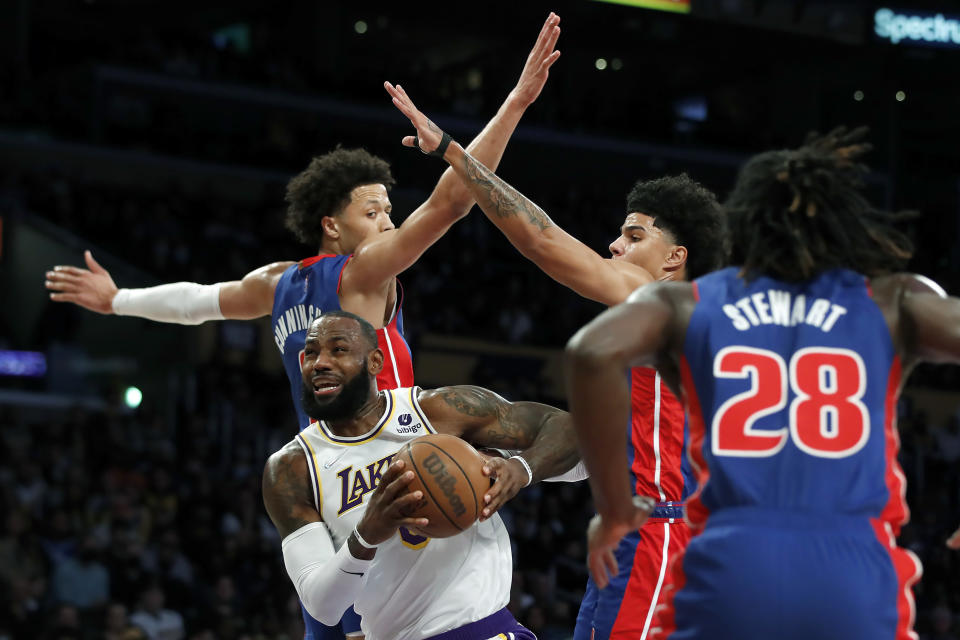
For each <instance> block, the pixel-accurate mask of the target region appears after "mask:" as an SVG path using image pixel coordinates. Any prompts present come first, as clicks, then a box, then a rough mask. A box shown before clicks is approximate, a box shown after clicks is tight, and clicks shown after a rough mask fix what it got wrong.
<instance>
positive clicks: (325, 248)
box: [317, 240, 350, 256]
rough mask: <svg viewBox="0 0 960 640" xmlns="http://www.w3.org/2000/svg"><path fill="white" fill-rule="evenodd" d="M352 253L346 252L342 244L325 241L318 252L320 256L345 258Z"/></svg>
mask: <svg viewBox="0 0 960 640" xmlns="http://www.w3.org/2000/svg"><path fill="white" fill-rule="evenodd" d="M348 253H350V251H344V250H343V247H341V246H340V243H339V242H337V241H336V240H324V242H323V244H321V245H320V249H319V250H318V251H317V255H318V256H326V255H330V254H333V255H335V256H344V255H347V254H348Z"/></svg>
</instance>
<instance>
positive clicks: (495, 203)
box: [458, 151, 555, 231]
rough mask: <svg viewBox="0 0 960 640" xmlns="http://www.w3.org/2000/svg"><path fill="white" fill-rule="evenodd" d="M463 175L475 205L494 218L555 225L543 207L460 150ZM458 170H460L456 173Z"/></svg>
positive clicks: (543, 227)
mask: <svg viewBox="0 0 960 640" xmlns="http://www.w3.org/2000/svg"><path fill="white" fill-rule="evenodd" d="M462 161H463V175H465V176H466V181H467V186H468V187H470V191H471V192H472V193H473V196H474V197H475V198H476V199H477V204H478V205H480V208H481V209H483V211H484V212H485V213H487V214H488V215H494V216H496V217H497V218H521V219H522V220H524V221H526V222H527V224H530V225H532V226H535V227H537V228H538V229H539V230H540V231H543V230H544V229H547V228H549V227H553V226H555V225H554V224H553V220H551V219H550V217H549V216H547V214H546V213H544V211H543V209H541V208H540V207H538V206H537V205H536V204H534V203H533V202H531V201H530V200H529V199H528V198H527V197H526V196H524V195H523V194H522V193H520V192H519V191H517V190H516V189H514V188H513V187H511V186H510V185H509V184H507V183H506V182H504V181H503V180H501V179H500V178H499V177H498V176H497V174H495V173H494V172H493V171H491V170H490V169H488V168H486V167H485V166H483V165H482V164H481V163H480V162H478V161H477V160H476V159H475V158H474V157H473V156H471V155H470V154H469V153H467V152H466V151H464V152H463V160H462ZM458 173H459V172H458Z"/></svg>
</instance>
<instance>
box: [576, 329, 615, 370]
mask: <svg viewBox="0 0 960 640" xmlns="http://www.w3.org/2000/svg"><path fill="white" fill-rule="evenodd" d="M609 347H610V345H609V341H608V340H605V339H604V337H603V336H602V335H600V334H599V332H598V331H596V329H594V328H593V327H592V326H591V325H587V326H586V327H583V328H582V329H580V330H579V331H577V332H576V333H575V334H573V337H572V338H570V340H569V341H568V342H567V347H566V349H565V350H564V359H565V360H566V363H567V367H568V368H571V369H574V370H577V369H591V370H592V369H596V368H598V367H601V366H603V365H604V364H605V363H607V362H609V361H610V358H611V357H614V355H615V354H614V353H613V352H612V351H611V349H610V348H609Z"/></svg>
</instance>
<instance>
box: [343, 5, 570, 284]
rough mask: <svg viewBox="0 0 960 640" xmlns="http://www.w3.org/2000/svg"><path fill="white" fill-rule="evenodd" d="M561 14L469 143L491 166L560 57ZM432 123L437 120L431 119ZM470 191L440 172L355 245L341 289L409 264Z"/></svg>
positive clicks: (378, 279) (466, 203) (468, 202)
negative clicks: (385, 225) (398, 217)
mask: <svg viewBox="0 0 960 640" xmlns="http://www.w3.org/2000/svg"><path fill="white" fill-rule="evenodd" d="M559 22H560V18H559V16H557V15H555V14H553V13H551V14H550V15H549V16H548V17H547V20H546V22H544V24H543V27H542V29H541V30H540V34H539V37H538V38H537V41H536V44H535V45H534V47H533V50H532V51H531V52H530V55H529V56H528V57H527V62H526V64H525V65H524V67H523V71H522V72H521V74H520V79H519V80H518V81H517V84H516V86H515V87H514V89H513V90H512V91H511V92H510V93H509V95H508V96H507V99H506V100H505V101H504V103H503V105H502V106H501V107H500V110H499V111H497V114H496V115H495V116H494V117H493V119H492V120H490V122H489V123H487V126H486V127H484V129H483V131H481V132H480V134H479V135H477V137H476V138H474V140H473V142H471V143H470V146H469V149H470V150H471V151H472V152H473V153H475V154H476V155H477V157H478V158H482V159H483V160H484V162H487V163H489V164H490V165H491V166H494V167H495V166H497V164H499V162H500V159H501V158H502V157H503V152H504V149H505V148H506V146H507V142H508V141H509V140H510V136H512V135H513V131H514V129H515V128H516V126H517V123H518V122H519V121H520V118H521V116H523V114H524V112H525V111H526V110H527V107H529V106H530V105H531V104H533V102H534V101H535V100H536V99H537V97H538V96H539V95H540V91H541V90H542V89H543V86H544V84H545V83H546V81H547V76H548V74H549V69H550V66H551V65H552V64H553V63H554V62H555V61H556V59H557V58H558V57H559V56H560V52H559V51H554V46H555V45H556V42H557V38H558V37H559V35H560V28H559V27H558V26H557V25H558V24H559ZM384 87H385V88H386V89H387V91H388V92H389V93H390V94H391V95H392V96H393V97H394V102H395V103H396V101H397V100H398V96H404V95H405V94H404V93H403V90H402V89H401V88H400V87H399V86H398V87H394V86H393V85H391V84H390V83H389V82H385V83H384ZM430 125H431V126H433V127H434V128H436V125H433V123H430ZM473 203H474V199H473V195H471V193H470V192H469V191H468V190H467V189H466V188H465V186H464V185H463V183H462V182H461V181H460V180H459V179H458V178H457V176H456V175H454V173H453V171H452V170H450V169H448V170H447V171H445V172H444V173H443V175H442V176H441V177H440V181H439V182H438V183H437V185H436V187H434V189H433V192H432V193H431V194H430V197H429V198H427V200H426V202H424V203H423V204H422V205H420V207H418V208H417V209H416V210H415V211H414V212H413V213H412V214H410V216H409V217H408V218H407V219H406V220H404V222H403V224H402V225H400V227H399V228H397V229H396V230H392V231H387V232H384V233H380V234H377V235H376V236H375V237H373V238H370V239H369V240H368V241H366V242H365V243H363V244H362V245H361V246H360V247H358V249H357V251H356V253H355V254H354V258H353V259H352V260H351V261H350V264H348V265H347V267H346V268H345V269H344V274H343V278H344V280H343V282H344V289H349V290H352V291H373V290H378V288H379V287H380V286H382V285H383V283H384V282H386V281H388V280H389V279H390V278H392V277H394V276H395V275H397V274H398V273H401V272H403V271H404V270H406V269H407V268H409V267H410V266H411V265H412V264H413V263H414V262H416V260H417V259H418V258H419V257H420V256H421V255H422V254H423V252H424V251H426V250H427V248H428V247H430V245H432V244H433V243H434V242H436V241H437V240H439V239H440V237H441V236H442V235H443V234H444V233H446V231H447V230H448V229H449V228H450V226H451V225H453V223H454V222H456V221H457V220H459V219H460V218H462V217H463V216H465V215H466V214H467V212H468V211H469V210H470V207H472V206H473Z"/></svg>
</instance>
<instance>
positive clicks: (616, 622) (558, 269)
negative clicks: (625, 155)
mask: <svg viewBox="0 0 960 640" xmlns="http://www.w3.org/2000/svg"><path fill="white" fill-rule="evenodd" d="M391 94H392V95H393V98H394V103H395V104H396V106H397V107H398V108H399V109H400V110H401V111H402V112H403V113H404V114H405V115H406V116H407V117H409V118H410V121H411V123H412V124H413V125H414V126H415V127H416V128H417V143H418V144H419V146H420V147H421V149H428V148H429V149H433V148H434V146H438V145H440V144H441V142H442V138H443V136H442V132H437V131H434V130H432V129H431V128H430V126H429V120H427V119H426V117H425V116H424V115H423V114H422V113H420V112H419V111H418V110H417V109H416V107H415V106H414V105H413V102H412V101H411V100H410V98H409V96H408V95H407V94H406V93H405V92H404V91H402V90H391ZM404 143H405V144H413V139H412V138H409V139H406V140H405V141H404ZM443 157H444V159H445V160H446V161H448V162H449V163H450V165H451V167H453V169H454V171H456V172H457V175H458V176H459V177H460V179H461V180H463V181H464V184H465V185H467V187H468V188H469V189H470V190H471V193H473V195H474V197H475V198H476V199H477V204H478V205H479V206H480V208H481V209H482V210H483V212H484V213H485V214H486V215H487V217H488V218H489V219H490V220H491V222H493V223H494V224H495V225H496V226H497V227H498V228H499V229H500V230H501V231H503V233H504V235H506V236H507V238H508V239H509V240H510V242H511V244H513V245H514V246H515V247H516V248H517V249H518V250H519V251H520V253H522V254H523V255H524V256H526V257H527V258H529V259H530V260H531V261H532V262H534V263H535V264H536V265H537V266H538V267H540V269H542V270H543V271H544V273H546V274H547V275H549V276H550V277H552V278H553V279H554V280H556V281H557V282H560V283H561V284H563V285H565V286H567V287H569V288H570V289H571V290H573V291H575V292H577V293H579V294H580V295H582V296H583V297H585V298H589V299H591V300H596V301H598V302H602V303H604V304H607V305H615V304H619V303H621V302H623V301H624V300H626V299H627V296H629V295H630V293H632V292H633V291H634V290H635V289H636V288H637V287H640V286H643V285H645V284H648V283H650V282H654V281H658V280H659V281H663V280H677V281H681V280H688V279H692V278H696V277H698V276H701V275H704V274H706V273H708V272H710V271H712V270H714V269H716V268H718V267H719V266H721V264H723V262H724V259H725V257H726V253H725V249H726V243H725V242H724V224H723V216H722V212H721V210H720V205H719V203H718V202H717V199H716V196H714V195H713V194H712V193H711V192H710V191H708V190H707V189H705V188H704V187H702V186H700V185H699V184H697V183H696V182H694V181H693V180H691V179H690V178H689V177H687V176H686V175H681V176H670V177H664V178H660V179H657V180H648V181H639V182H637V183H636V184H635V185H634V187H633V189H631V191H630V193H629V194H628V195H627V208H626V219H625V220H624V221H623V224H622V226H621V228H620V230H619V236H618V237H617V238H616V240H614V241H613V242H612V243H611V244H610V253H611V257H610V258H604V257H603V256H601V255H600V254H599V253H597V252H595V251H594V250H593V249H591V248H590V247H588V246H587V245H585V244H583V243H582V242H580V241H579V240H577V239H576V238H574V237H573V236H571V235H570V234H568V233H566V232H565V231H564V230H563V229H561V228H560V227H558V226H557V225H556V223H554V221H553V220H551V219H550V218H549V217H548V216H547V214H546V213H545V212H544V211H543V210H542V209H540V207H538V206H537V205H536V204H534V203H533V202H531V201H530V200H529V199H528V198H526V197H525V196H524V195H523V194H521V193H519V192H518V191H517V190H516V189H514V188H513V187H511V186H510V185H509V184H507V183H506V182H504V181H503V180H502V179H501V178H499V177H498V176H497V175H496V174H495V173H494V172H493V171H491V170H490V169H488V168H487V167H485V166H483V164H482V163H481V162H479V161H478V160H477V159H476V158H474V157H472V156H471V155H470V154H469V153H468V152H466V151H464V150H463V149H461V148H460V146H459V145H457V144H456V143H455V142H451V143H450V144H449V145H448V147H447V149H446V153H445V154H444V155H443ZM627 375H628V376H629V380H630V387H631V407H630V408H631V410H630V419H629V420H628V421H627V423H626V424H627V425H628V429H629V432H630V438H629V442H628V445H627V451H626V457H627V459H628V460H629V463H630V471H631V484H632V485H633V490H634V492H635V493H636V494H637V495H651V496H656V497H657V506H656V508H655V510H654V512H653V513H652V514H651V516H650V518H648V519H647V521H646V523H645V524H644V525H643V527H640V528H638V529H637V530H635V531H632V532H631V533H630V534H629V535H627V536H625V537H624V539H623V540H622V541H621V543H620V547H619V548H618V550H617V557H618V558H620V559H621V562H620V573H619V575H617V576H616V578H615V579H614V580H612V581H611V585H610V586H609V587H608V588H606V589H602V590H601V589H599V588H598V587H597V585H596V583H595V582H594V581H593V580H588V582H587V587H586V593H585V594H584V598H583V601H582V603H581V605H580V611H579V612H578V614H577V625H576V628H575V630H574V640H627V639H630V640H645V639H646V638H647V637H648V634H649V631H650V628H651V625H652V623H653V615H654V610H655V608H656V605H657V602H658V600H659V597H660V593H661V590H662V587H663V585H664V581H665V578H666V575H667V567H668V565H669V563H670V560H671V558H673V557H676V556H677V555H678V554H680V553H681V552H682V550H683V548H684V547H685V546H686V544H687V541H688V540H689V539H690V529H689V527H688V526H687V525H686V523H685V522H684V520H683V518H682V517H680V515H681V509H682V507H681V504H682V501H683V500H685V499H686V498H687V497H688V495H689V494H690V493H692V492H693V489H694V488H695V481H694V479H693V472H692V470H691V469H690V466H689V465H688V464H687V463H686V456H685V421H684V411H683V406H682V405H681V403H680V401H679V400H678V399H677V398H676V397H674V395H673V394H672V393H671V392H670V390H669V389H668V388H667V387H666V386H665V385H664V384H663V381H662V380H661V378H660V376H659V375H657V372H656V371H655V370H653V369H651V368H649V367H634V368H632V369H630V370H629V372H628V373H627ZM511 471H516V469H513V470H511V469H497V472H498V477H499V478H501V479H502V478H504V477H506V475H507V474H509V473H510V472H511Z"/></svg>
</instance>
